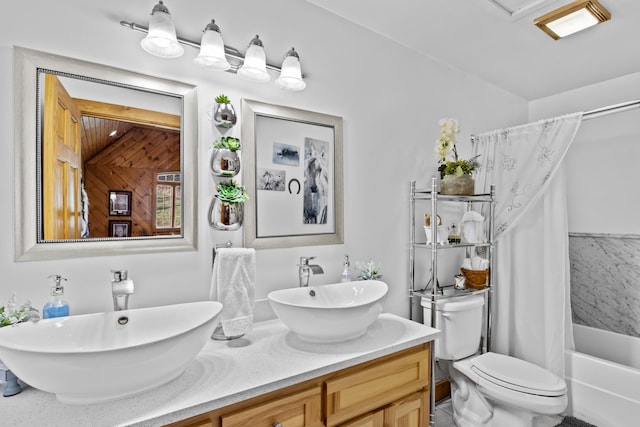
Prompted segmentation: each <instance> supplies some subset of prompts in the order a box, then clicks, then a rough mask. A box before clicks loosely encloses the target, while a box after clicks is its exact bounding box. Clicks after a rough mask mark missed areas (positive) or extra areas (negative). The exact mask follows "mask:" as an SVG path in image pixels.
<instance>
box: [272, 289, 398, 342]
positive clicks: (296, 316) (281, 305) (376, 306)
mask: <svg viewBox="0 0 640 427" xmlns="http://www.w3.org/2000/svg"><path fill="white" fill-rule="evenodd" d="M388 289H389V287H388V286H387V284H386V283H384V282H381V281H379V280H363V281H355V282H345V283H336V284H331V285H323V286H310V287H308V288H289V289H281V290H277V291H273V292H270V293H269V294H268V295H267V298H269V302H270V303H271V306H272V307H273V310H274V311H275V313H276V315H277V316H278V317H279V318H280V320H282V321H283V322H284V324H285V325H286V326H287V327H288V328H289V329H290V330H291V331H293V332H294V333H296V334H297V335H298V336H299V337H300V339H302V340H303V341H308V342H319V343H332V342H340V341H346V340H350V339H353V338H357V337H359V336H361V335H363V334H364V333H365V332H366V331H367V328H368V327H369V326H370V325H371V324H372V323H373V322H374V321H375V320H376V319H377V318H378V316H379V315H380V313H382V305H383V303H384V300H385V297H386V296H387V291H388Z"/></svg>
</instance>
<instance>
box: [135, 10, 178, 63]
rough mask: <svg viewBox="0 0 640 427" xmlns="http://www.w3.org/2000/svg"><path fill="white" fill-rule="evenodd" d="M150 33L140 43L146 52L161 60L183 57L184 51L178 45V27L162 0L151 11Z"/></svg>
mask: <svg viewBox="0 0 640 427" xmlns="http://www.w3.org/2000/svg"><path fill="white" fill-rule="evenodd" d="M148 31H149V32H148V34H147V37H145V38H144V39H142V41H141V42H140V45H141V46H142V48H143V49H144V50H145V51H146V52H148V53H150V54H151V55H155V56H159V57H161V58H177V57H179V56H182V54H183V53H184V49H183V48H182V46H180V44H179V43H178V39H177V37H176V27H175V26H174V25H173V20H172V19H171V14H170V13H169V9H167V7H166V6H165V5H164V4H163V3H162V0H160V1H159V2H158V4H157V5H155V6H154V8H153V10H152V11H151V19H150V20H149V30H148Z"/></svg>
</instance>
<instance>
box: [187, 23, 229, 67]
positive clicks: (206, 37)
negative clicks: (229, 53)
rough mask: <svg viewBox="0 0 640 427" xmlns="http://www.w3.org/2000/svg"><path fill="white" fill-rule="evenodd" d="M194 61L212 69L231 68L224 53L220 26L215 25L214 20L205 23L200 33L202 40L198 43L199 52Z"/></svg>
mask: <svg viewBox="0 0 640 427" xmlns="http://www.w3.org/2000/svg"><path fill="white" fill-rule="evenodd" d="M193 62H194V63H196V64H198V65H200V66H201V67H204V68H209V69H212V70H222V71H226V70H228V69H229V68H231V64H229V61H227V57H226V56H225V55H224V42H223V41H222V34H221V33H220V27H218V25H216V21H215V20H213V19H212V20H211V23H209V24H207V26H206V27H205V29H204V32H203V34H202V42H201V43H200V53H199V54H198V56H197V57H195V58H194V60H193Z"/></svg>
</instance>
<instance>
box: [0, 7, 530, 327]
mask: <svg viewBox="0 0 640 427" xmlns="http://www.w3.org/2000/svg"><path fill="white" fill-rule="evenodd" d="M212 3H213V2H210V1H205V0H192V1H189V2H179V1H171V0H169V1H168V2H167V3H165V4H166V5H167V6H168V7H169V9H170V11H171V13H172V14H173V16H174V21H175V23H176V26H177V28H178V32H179V34H180V35H181V36H183V37H185V38H188V39H192V40H198V38H199V36H200V34H201V30H202V28H204V26H205V25H206V24H207V23H208V22H209V20H210V19H211V18H215V19H216V23H218V24H219V25H220V27H221V29H222V34H223V36H224V38H225V42H226V43H227V44H228V45H231V46H233V47H236V48H238V49H240V50H244V49H245V46H246V44H247V43H248V42H249V40H250V39H251V38H252V37H253V36H254V35H255V34H259V35H260V38H261V39H262V40H263V41H264V43H265V47H266V51H267V57H268V58H269V60H270V61H271V62H274V63H277V62H279V61H280V58H281V57H282V56H283V55H284V53H285V52H286V51H287V50H288V49H289V48H290V47H291V46H292V45H293V46H295V48H296V50H297V51H298V52H299V53H300V57H301V61H302V66H303V70H304V72H305V73H306V74H307V75H308V78H307V84H308V87H307V89H306V90H305V91H304V92H301V93H284V92H281V91H279V90H277V89H276V88H275V86H274V85H273V84H257V83H249V82H245V81H243V80H241V79H240V78H238V77H237V76H234V75H231V74H229V73H213V72H209V71H204V70H201V69H199V68H197V67H196V66H195V65H193V64H192V58H193V57H194V56H195V55H196V53H197V52H196V51H195V50H193V49H191V48H189V47H187V48H185V50H186V52H185V55H184V56H183V57H182V58H179V59H174V60H163V59H159V58H155V57H152V56H150V55H148V54H146V53H144V52H143V51H142V50H141V48H140V47H139V44H138V43H139V40H140V39H141V38H142V37H143V35H142V34H141V33H136V32H133V31H131V30H129V29H127V28H125V27H122V26H120V24H119V21H120V20H128V21H134V22H137V23H140V24H142V25H147V19H148V16H149V13H150V11H151V9H152V7H153V5H154V4H155V0H150V1H148V2H141V1H136V2H131V1H127V0H114V1H110V2H103V1H98V0H67V1H65V2H64V7H62V5H60V4H58V3H55V2H49V1H44V0H24V1H21V2H15V3H14V4H13V5H12V7H11V17H10V19H9V17H6V19H4V20H3V21H4V22H3V25H2V26H0V90H1V91H2V93H3V96H2V97H0V111H1V112H2V114H0V141H2V143H3V149H4V154H3V155H2V156H0V194H2V195H3V198H4V200H5V203H4V206H5V208H4V209H2V210H0V233H1V235H3V236H5V238H4V239H2V240H0V271H1V272H2V279H0V301H4V300H6V299H8V298H9V296H10V294H11V292H12V290H15V291H16V292H17V293H18V299H19V300H20V301H22V300H24V299H26V298H29V299H31V301H32V302H33V303H34V304H35V305H36V306H38V307H41V306H42V305H43V304H44V302H45V301H46V299H47V298H48V287H49V284H48V280H47V278H46V277H47V276H48V275H50V274H54V273H59V274H63V275H64V276H66V277H68V278H69V282H68V285H67V287H66V298H67V300H68V301H69V302H70V305H71V311H72V313H75V314H80V313H87V312H94V311H103V310H110V309H112V302H111V295H110V285H109V280H110V273H109V270H111V269H114V268H125V269H128V270H129V272H130V275H131V277H132V278H133V279H134V281H135V283H136V293H135V295H133V296H132V298H131V300H130V306H131V307H142V306H152V305H159V304H170V303H177V302H184V301H192V300H198V299H203V298H206V297H207V295H208V289H209V278H210V272H211V249H212V246H213V245H214V244H216V243H223V242H226V241H227V240H229V239H231V240H232V241H233V242H234V243H235V244H236V245H239V244H241V233H240V232H219V231H213V230H211V229H210V228H209V226H208V225H207V220H206V211H207V208H208V203H209V200H210V198H211V196H212V195H213V194H214V187H213V182H212V179H211V177H210V175H209V172H208V170H207V167H206V166H207V162H208V157H209V153H210V147H211V145H212V142H213V139H214V136H215V135H214V133H213V131H212V130H211V126H210V123H209V122H208V121H207V120H206V110H207V107H208V106H209V104H210V103H211V102H212V100H213V98H214V97H215V96H216V95H218V94H219V93H225V94H226V95H228V96H229V97H230V98H231V99H232V101H233V103H234V104H235V105H236V107H239V105H240V99H241V98H243V97H246V98H249V99H255V100H260V101H264V102H269V103H274V104H280V105H286V106H291V107H296V108H302V109H307V110H313V111H318V112H322V113H327V114H333V115H339V116H342V117H343V118H344V159H345V168H344V170H345V172H344V184H345V244H344V245H338V246H322V247H311V248H291V249H282V250H261V251H259V252H258V256H257V260H258V267H257V268H258V289H257V295H258V296H259V297H264V296H265V295H266V293H267V292H268V291H270V290H272V289H276V288H281V287H291V286H296V285H297V269H296V264H297V261H298V258H299V257H300V256H303V255H316V256H317V257H318V259H317V261H318V263H319V264H321V265H322V266H323V267H324V269H325V274H324V275H323V276H315V277H312V279H311V280H312V282H314V283H328V282H333V281H336V280H338V278H339V277H340V272H341V262H342V257H343V255H344V254H345V253H348V254H350V256H351V259H352V260H353V261H356V260H362V261H365V260H367V259H369V258H373V259H374V260H375V261H377V262H378V263H379V264H381V265H382V268H383V274H384V280H386V281H387V282H388V283H389V285H390V287H391V291H390V294H389V298H388V300H387V307H386V308H387V311H390V312H394V313H397V314H400V315H405V316H406V315H407V313H408V307H407V276H408V268H407V259H408V244H407V238H408V216H409V214H408V209H407V208H408V206H407V205H408V203H407V200H408V186H409V181H410V180H412V179H417V180H418V184H419V185H426V184H427V182H428V180H429V177H431V175H432V174H433V172H434V171H435V167H436V164H435V161H436V159H435V156H434V154H433V146H434V143H435V139H436V137H437V134H438V129H437V121H438V119H440V118H441V117H456V118H457V119H458V120H459V121H460V123H461V126H462V133H461V135H460V143H459V148H460V151H461V152H462V154H463V155H466V154H468V153H469V152H470V144H469V143H468V142H467V141H468V137H469V135H470V134H471V133H478V132H482V131H486V130H490V129H494V128H500V127H505V126H511V125H516V124H519V123H523V122H525V121H526V118H527V103H526V102H525V101H524V100H523V99H521V98H519V97H516V96H514V95H511V94H509V93H507V92H505V91H502V90H500V89H497V88H495V87H493V86H491V85H489V84H486V83H484V82H482V81H479V80H478V79H477V78H475V77H474V76H472V75H467V74H463V73H460V72H458V71H457V70H454V69H450V68H447V67H444V66H442V65H441V64H439V63H436V62H434V61H432V60H429V59H427V58H423V57H420V56H417V55H416V54H415V53H414V52H412V51H410V50H408V49H406V48H404V47H402V46H399V45H397V44H394V43H392V42H389V41H387V40H385V39H383V38H381V37H380V36H378V35H375V34H373V33H370V32H368V31H365V30H363V29H361V28H359V27H356V26H354V25H352V24H349V23H347V22H345V21H343V20H341V19H339V18H336V17H334V16H333V15H330V14H328V13H327V12H326V11H323V10H321V9H318V8H316V7H314V6H312V5H310V4H308V3H306V2H301V1H296V0H274V1H270V2H263V1H259V0H238V1H235V2H226V3H225V4H224V5H223V6H217V5H214V4H212ZM36 11H37V13H35V12H36ZM13 45H18V46H23V47H27V48H31V49H37V50H42V51H46V52H50V53H55V54H59V55H65V56H71V57H75V58H79V59H84V60H87V61H92V62H98V63H103V64H107V65H110V66H115V67H119V68H124V69H128V70H134V71H137V72H141V73H145V74H150V75H155V76H159V77H165V78H170V79H174V80H179V81H184V82H187V83H191V84H195V85H197V86H198V97H199V109H200V118H201V121H200V126H199V132H200V135H199V157H200V160H201V161H200V165H201V167H200V170H199V171H198V176H199V187H198V191H199V196H198V204H199V206H198V213H199V223H198V230H199V232H198V233H199V236H198V247H199V249H198V251H196V252H190V253H175V254H156V255H136V256H127V257H122V256H117V255H116V256H110V255H109V254H105V256H104V257H93V258H84V259H69V260H63V261H47V262H27V263H24V262H23V263H16V262H14V253H13V245H14V242H13V223H14V218H13V188H14V186H13V182H14V171H13V132H12V129H13V120H14V112H13V106H12V93H13V89H12V74H13V72H12V49H11V46H13ZM381 59H383V60H381ZM232 135H234V136H240V126H239V125H238V126H237V127H236V128H234V130H233V131H232ZM425 256H427V254H426V253H425Z"/></svg>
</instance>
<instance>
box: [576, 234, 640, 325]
mask: <svg viewBox="0 0 640 427" xmlns="http://www.w3.org/2000/svg"><path fill="white" fill-rule="evenodd" d="M569 259H570V261H571V310H572V313H573V322H574V323H577V324H580V325H586V326H592V327H594V328H599V329H604V330H607V331H613V332H617V333H620V334H624V335H630V336H634V337H640V236H638V235H610V234H582V233H580V234H578V233H575V234H571V235H570V236H569Z"/></svg>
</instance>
